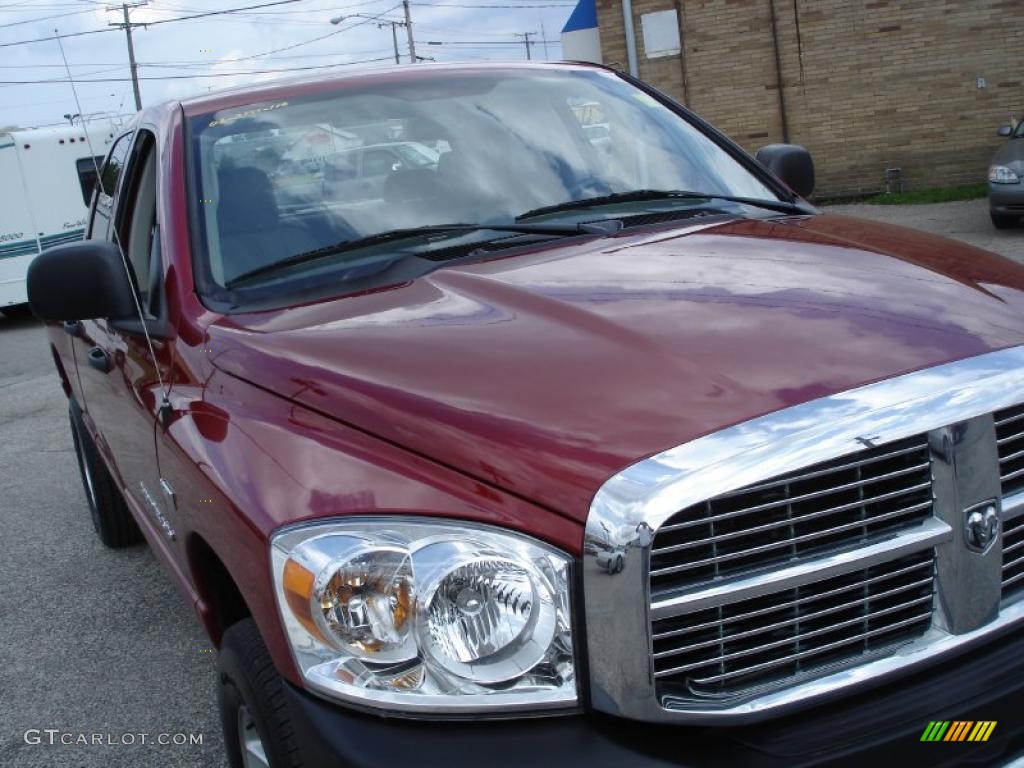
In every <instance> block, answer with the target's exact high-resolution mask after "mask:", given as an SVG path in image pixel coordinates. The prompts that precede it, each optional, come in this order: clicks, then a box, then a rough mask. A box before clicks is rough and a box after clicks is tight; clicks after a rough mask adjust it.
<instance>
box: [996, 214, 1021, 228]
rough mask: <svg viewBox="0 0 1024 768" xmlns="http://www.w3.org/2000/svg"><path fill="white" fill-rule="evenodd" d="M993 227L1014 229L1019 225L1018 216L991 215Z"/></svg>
mask: <svg viewBox="0 0 1024 768" xmlns="http://www.w3.org/2000/svg"><path fill="white" fill-rule="evenodd" d="M989 216H991V217H992V226H993V227H995V228H996V229H1012V228H1013V227H1014V226H1016V224H1017V219H1018V217H1017V216H1007V215H1006V214H1004V213H990V214H989Z"/></svg>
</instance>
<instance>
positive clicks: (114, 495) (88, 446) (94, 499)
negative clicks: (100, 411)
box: [68, 400, 142, 549]
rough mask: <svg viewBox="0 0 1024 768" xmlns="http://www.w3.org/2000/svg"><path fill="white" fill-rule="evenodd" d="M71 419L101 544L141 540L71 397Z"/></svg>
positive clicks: (113, 545)
mask: <svg viewBox="0 0 1024 768" xmlns="http://www.w3.org/2000/svg"><path fill="white" fill-rule="evenodd" d="M68 414H69V418H70V420H71V437H72V439H73V440H74V443H75V456H76V457H77V458H78V471H79V472H80V473H81V476H82V487H83V489H84V490H85V499H86V501H87V502H88V503H89V511H90V512H91V513H92V527H93V528H94V529H95V530H96V535H97V536H99V537H100V541H102V542H103V545H104V546H106V547H110V548H111V549H121V548H123V547H130V546H131V545H133V544H138V543H139V542H141V541H142V531H140V530H139V526H138V524H137V523H136V522H135V519H134V518H133V517H132V513H131V512H129V511H128V505H127V504H125V501H124V497H123V496H122V495H121V491H120V490H119V489H118V487H117V484H116V483H115V482H114V478H113V477H111V475H110V470H108V469H107V465H106V464H104V463H103V458H102V457H101V456H100V452H99V451H98V450H97V449H96V445H95V443H93V441H92V437H90V436H89V431H88V430H87V429H86V428H85V422H84V421H82V411H81V409H80V408H79V407H78V404H77V403H76V402H75V401H74V400H72V401H71V403H70V405H69V407H68Z"/></svg>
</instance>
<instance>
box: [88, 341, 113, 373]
mask: <svg viewBox="0 0 1024 768" xmlns="http://www.w3.org/2000/svg"><path fill="white" fill-rule="evenodd" d="M89 365H91V366H92V367H93V368H95V369H96V370H97V371H100V372H101V373H110V370H111V368H113V367H114V366H113V364H112V363H111V362H110V355H108V354H107V350H105V349H103V348H102V347H93V348H92V349H90V350H89Z"/></svg>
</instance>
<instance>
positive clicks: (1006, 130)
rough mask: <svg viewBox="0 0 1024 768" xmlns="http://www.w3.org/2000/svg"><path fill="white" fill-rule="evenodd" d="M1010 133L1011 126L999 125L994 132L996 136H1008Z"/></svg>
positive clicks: (1011, 131)
mask: <svg viewBox="0 0 1024 768" xmlns="http://www.w3.org/2000/svg"><path fill="white" fill-rule="evenodd" d="M1011 133H1013V126H1012V125H1000V126H999V129H998V130H997V131H996V136H1009V135H1010V134H1011Z"/></svg>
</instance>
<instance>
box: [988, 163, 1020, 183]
mask: <svg viewBox="0 0 1024 768" xmlns="http://www.w3.org/2000/svg"><path fill="white" fill-rule="evenodd" d="M988 180H989V181H991V182H992V183H993V184H1016V183H1017V182H1018V181H1020V176H1018V175H1017V172H1016V171H1014V170H1013V169H1012V168H1007V167H1006V166H1005V165H992V166H989V169H988Z"/></svg>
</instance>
